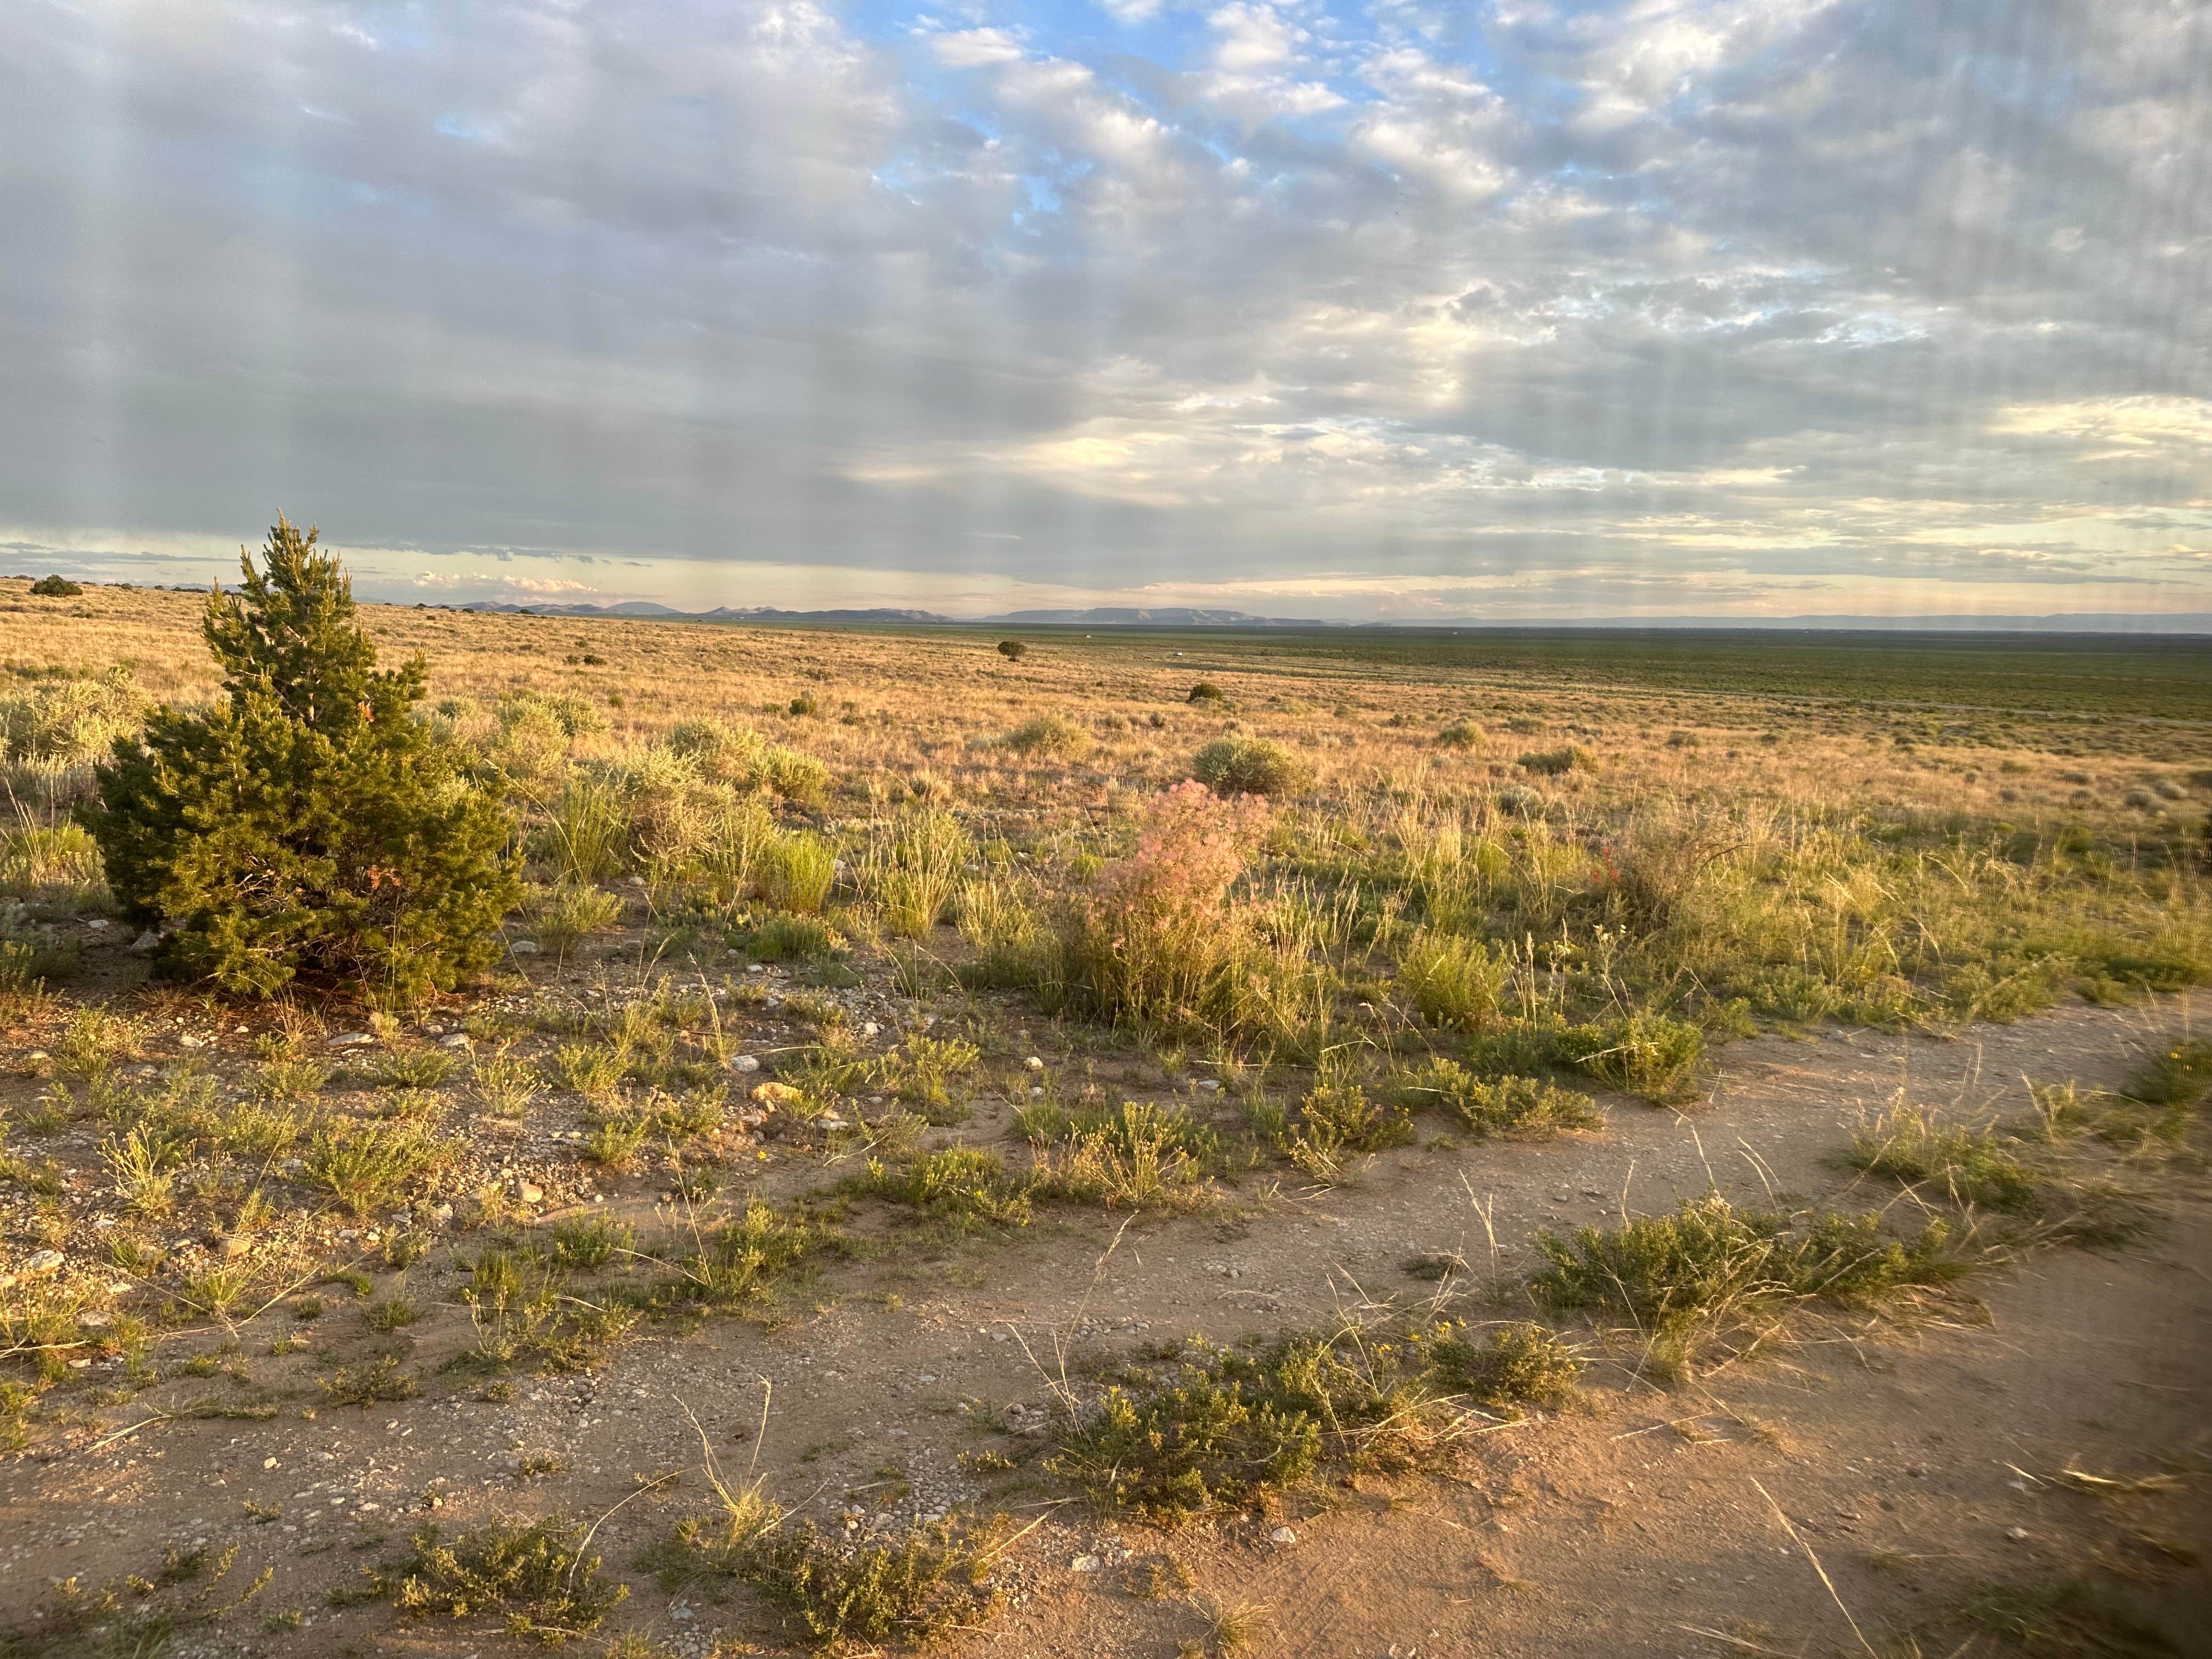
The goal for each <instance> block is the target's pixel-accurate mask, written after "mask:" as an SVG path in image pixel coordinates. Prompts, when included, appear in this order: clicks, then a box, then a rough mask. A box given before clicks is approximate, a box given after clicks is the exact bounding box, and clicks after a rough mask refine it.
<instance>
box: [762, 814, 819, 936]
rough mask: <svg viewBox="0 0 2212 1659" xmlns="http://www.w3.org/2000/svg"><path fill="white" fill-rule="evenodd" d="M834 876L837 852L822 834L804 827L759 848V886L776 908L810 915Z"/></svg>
mask: <svg viewBox="0 0 2212 1659" xmlns="http://www.w3.org/2000/svg"><path fill="white" fill-rule="evenodd" d="M836 878H837V855H836V854H835V853H833V852H831V851H830V850H829V842H825V841H823V839H822V837H821V836H817V835H814V834H812V833H811V831H808V830H805V829H798V830H793V831H791V832H790V833H788V834H785V835H780V836H777V837H776V838H775V840H774V841H772V842H769V843H768V845H767V846H766V847H764V848H762V850H761V857H760V887H761V893H762V895H763V896H764V897H765V898H766V899H767V900H768V902H769V903H770V904H772V905H774V906H775V908H777V909H779V910H790V911H793V912H795V913H797V914H799V915H813V914H815V913H816V912H817V911H818V910H820V909H821V908H822V905H823V901H824V900H825V899H827V898H828V897H829V885H830V884H831V883H832V882H834V881H835V880H836Z"/></svg>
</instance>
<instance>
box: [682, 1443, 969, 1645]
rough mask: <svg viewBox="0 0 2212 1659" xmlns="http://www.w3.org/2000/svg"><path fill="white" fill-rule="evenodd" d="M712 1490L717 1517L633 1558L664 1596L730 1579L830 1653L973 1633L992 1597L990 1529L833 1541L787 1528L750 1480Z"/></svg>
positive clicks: (807, 1529)
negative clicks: (654, 1576) (654, 1577)
mask: <svg viewBox="0 0 2212 1659" xmlns="http://www.w3.org/2000/svg"><path fill="white" fill-rule="evenodd" d="M714 1484H715V1488H716V1491H717V1492H718V1494H719V1495H720V1498H721V1499H722V1504H723V1510H722V1513H721V1514H720V1515H719V1516H707V1517H693V1518H690V1519H688V1520H684V1521H681V1522H678V1523H677V1525H676V1527H675V1528H674V1530H673V1531H672V1532H671V1534H670V1536H669V1537H668V1539H667V1540H666V1541H665V1542H663V1543H661V1544H659V1545H658V1546H656V1547H653V1549H651V1550H649V1551H647V1553H645V1555H644V1556H643V1557H641V1559H640V1561H639V1565H641V1566H644V1567H647V1568H649V1569H651V1570H653V1571H656V1572H657V1573H658V1574H659V1578H660V1582H661V1585H662V1587H663V1588H664V1589H666V1590H668V1591H669V1592H670V1593H671V1594H673V1593H675V1592H676V1591H678V1590H679V1589H682V1588H683V1587H684V1585H686V1584H688V1583H694V1582H696V1580H698V1579H700V1578H702V1577H708V1576H719V1577H730V1578H734V1579H736V1580H738V1582H739V1583H744V1584H745V1585H748V1586H749V1587H750V1588H751V1589H753V1591H754V1592H755V1593H756V1594H757V1595H759V1596H760V1597H761V1599H762V1600H763V1601H766V1602H768V1603H769V1605H770V1606H771V1607H775V1609H776V1610H777V1612H778V1613H781V1616H782V1619H783V1622H784V1627H785V1628H786V1629H787V1631H789V1632H791V1633H792V1634H793V1635H794V1636H795V1637H797V1638H799V1640H800V1641H801V1642H803V1643H804V1644H805V1645H807V1646H808V1647H811V1648H822V1649H828V1648H834V1649H839V1650H842V1649H844V1648H845V1647H846V1646H847V1645H848V1644H854V1643H865V1644H868V1645H869V1646H870V1647H871V1648H874V1647H876V1646H877V1645H878V1644H882V1643H886V1642H894V1643H898V1644H902V1645H907V1644H922V1643H927V1642H929V1641H932V1640H933V1639H934V1638H938V1637H939V1636H943V1635H946V1634H948V1633H950V1632H951V1631H953V1630H955V1629H972V1628H974V1627H975V1622H976V1621H977V1620H980V1619H981V1618H982V1617H984V1616H985V1615H986V1614H987V1613H988V1612H989V1611H990V1609H991V1607H992V1606H993V1605H994V1601H995V1600H996V1592H995V1591H994V1590H993V1589H992V1588H991V1587H990V1585H989V1583H988V1582H987V1578H988V1573H989V1564H990V1562H991V1561H992V1559H994V1556H995V1550H994V1545H995V1543H996V1541H997V1534H998V1528H997V1526H996V1525H995V1524H994V1523H988V1522H987V1523H983V1524H981V1525H978V1524H975V1523H971V1522H966V1521H964V1520H945V1521H939V1522H932V1523H929V1524H927V1525H924V1526H918V1527H911V1528H908V1529H907V1530H905V1531H904V1532H902V1533H898V1534H894V1535H892V1536H890V1537H889V1538H885V1539H884V1540H882V1541H863V1540H848V1539H842V1538H835V1537H831V1536H829V1535H828V1534H824V1533H823V1532H821V1531H819V1530H818V1529H817V1528H815V1526H814V1525H813V1523H812V1522H805V1521H801V1522H793V1521H792V1520H791V1519H790V1518H789V1517H788V1516H787V1515H786V1514H785V1513H784V1512H783V1510H782V1509H781V1506H780V1505H778V1504H775V1503H773V1502H771V1501H770V1500H769V1499H768V1498H764V1497H763V1496H762V1494H761V1492H760V1490H759V1486H758V1485H757V1484H755V1485H754V1486H749V1487H746V1488H744V1489H742V1490H739V1491H735V1492H733V1491H732V1490H731V1489H730V1488H729V1487H727V1486H724V1485H723V1484H722V1482H721V1481H720V1480H715V1483H714Z"/></svg>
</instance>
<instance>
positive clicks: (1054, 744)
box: [1006, 714, 1091, 761]
mask: <svg viewBox="0 0 2212 1659" xmlns="http://www.w3.org/2000/svg"><path fill="white" fill-rule="evenodd" d="M1006 747H1007V748H1009V749H1011V750H1013V751H1014V752H1015V753H1016V754H1017V755H1025V756H1029V757H1033V758H1035V759H1037V760H1056V761H1069V760H1073V759H1075V758H1076V757H1078V756H1079V755H1083V754H1085V753H1087V752H1088V751H1089V750H1090V748H1091V733H1090V732H1086V731H1085V730H1084V729H1083V727H1081V726H1078V725H1077V724H1076V723H1075V722H1074V721H1073V720H1070V719H1068V717H1067V716H1066V715H1065V714H1038V715H1035V716H1033V717H1032V718H1030V719H1029V720H1024V721H1023V722H1022V723H1021V724H1020V725H1019V726H1016V727H1015V728H1014V729H1013V730H1012V731H1011V732H1007V733H1006Z"/></svg>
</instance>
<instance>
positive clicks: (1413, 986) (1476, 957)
mask: <svg viewBox="0 0 2212 1659" xmlns="http://www.w3.org/2000/svg"><path fill="white" fill-rule="evenodd" d="M1509 973H1510V963H1508V961H1507V959H1506V957H1505V956H1504V953H1503V952H1502V951H1498V949H1497V948H1496V947H1494V946H1492V945H1489V944H1486V942H1485V941H1483V940H1481V939H1468V938H1466V937H1465V936H1463V935H1459V934H1452V933H1437V932H1433V931H1431V929H1429V928H1426V927H1424V928H1422V929H1421V930H1420V931H1419V933H1415V934H1414V935H1413V940H1412V942H1411V943H1410V944H1408V945H1407V947H1406V950H1405V951H1404V953H1403V954H1402V955H1401V957H1399V959H1398V981H1399V983H1400V984H1401V986H1402V987H1404V988H1405V992H1406V997H1407V1000H1408V1001H1409V1002H1411V1003H1412V1004H1413V1008H1414V1011H1415V1012H1418V1013H1419V1015H1420V1016H1421V1018H1423V1019H1424V1020H1425V1021H1427V1022H1428V1023H1429V1024H1431V1025H1440V1026H1451V1027H1455V1028H1456V1029H1458V1030H1462V1031H1471V1030H1476V1029H1478V1028H1479V1027H1481V1026H1484V1025H1487V1024H1491V1023H1492V1022H1493V1021H1494V1020H1495V1019H1496V1018H1498V998H1499V996H1500V995H1501V994H1503V993H1504V989H1505V983H1506V979H1507V976H1508V975H1509Z"/></svg>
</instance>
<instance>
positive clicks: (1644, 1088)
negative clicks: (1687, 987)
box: [1555, 1008, 1705, 1101]
mask: <svg viewBox="0 0 2212 1659" xmlns="http://www.w3.org/2000/svg"><path fill="white" fill-rule="evenodd" d="M1555 1041H1556V1048H1557V1053H1558V1055H1559V1060H1561V1061H1562V1062H1563V1063H1565V1064H1566V1065H1569V1066H1573V1067H1574V1068H1575V1069H1576V1070H1577V1071H1578V1072H1581V1073H1583V1074H1584V1075H1585V1076H1588V1077H1594V1078H1595V1079H1597V1080H1598V1081H1599V1082H1601V1083H1604V1084H1609V1085H1612V1086H1613V1088H1616V1089H1620V1090H1625V1091H1626V1092H1628V1093H1630V1094H1633V1095H1642V1096H1643V1097H1644V1098H1645V1099H1647V1100H1656V1101H1666V1100H1674V1099H1679V1098H1680V1097H1682V1096H1683V1095H1684V1094H1685V1093H1686V1092H1687V1091H1688V1090H1689V1088H1690V1085H1691V1084H1692V1080H1693V1079H1694V1078H1695V1076H1696V1073H1697V1068H1698V1062H1699V1060H1702V1059H1703V1058H1704V1057H1705V1032H1704V1030H1701V1029H1700V1028H1699V1026H1697V1025H1695V1024H1692V1023H1691V1022H1690V1021H1688V1020H1685V1019H1677V1018H1674V1017H1673V1016H1671V1015H1668V1014H1662V1013H1656V1012H1652V1011H1651V1010H1650V1009H1648V1008H1639V1009H1638V1010H1637V1011H1636V1012H1634V1013H1632V1014H1628V1015H1626V1016H1624V1017H1621V1018H1615V1019H1610V1020H1605V1021H1601V1022H1600V1023H1598V1024H1591V1025H1577V1026H1572V1027H1570V1028H1569V1029H1567V1030H1564V1031H1562V1032H1560V1033H1559V1035H1558V1036H1557V1038H1556V1040H1555Z"/></svg>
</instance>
